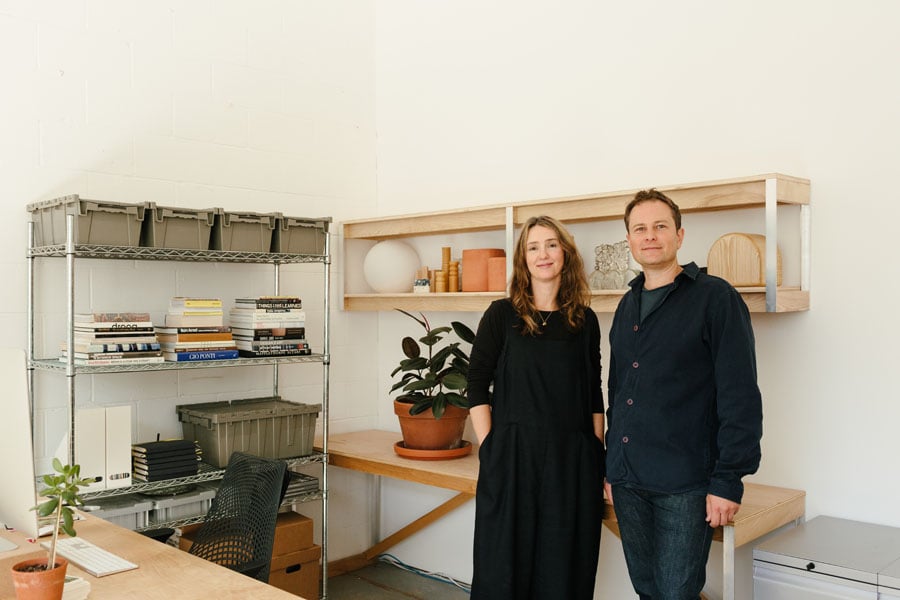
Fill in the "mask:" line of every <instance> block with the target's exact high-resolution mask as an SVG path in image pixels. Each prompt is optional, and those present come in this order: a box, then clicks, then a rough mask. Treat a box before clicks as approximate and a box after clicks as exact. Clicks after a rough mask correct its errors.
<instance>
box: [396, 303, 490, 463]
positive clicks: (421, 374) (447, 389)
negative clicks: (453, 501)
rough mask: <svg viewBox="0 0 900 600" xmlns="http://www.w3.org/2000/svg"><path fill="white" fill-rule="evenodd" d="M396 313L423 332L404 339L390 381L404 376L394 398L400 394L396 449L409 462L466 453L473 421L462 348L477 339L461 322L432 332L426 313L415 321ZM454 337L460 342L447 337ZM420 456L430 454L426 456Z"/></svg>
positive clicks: (397, 386)
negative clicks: (467, 433)
mask: <svg viewBox="0 0 900 600" xmlns="http://www.w3.org/2000/svg"><path fill="white" fill-rule="evenodd" d="M395 310H397V311H398V312H401V313H403V314H404V315H406V316H408V317H409V318H411V319H413V320H414V321H416V322H417V323H418V324H419V325H420V326H421V327H422V329H423V330H424V331H425V335H423V336H422V337H420V338H418V339H414V338H412V337H411V336H404V337H403V339H401V341H400V345H401V347H402V349H403V355H404V357H405V358H403V359H402V360H401V361H400V364H399V365H397V367H396V368H394V370H393V372H392V373H391V377H396V376H398V375H399V376H400V379H399V380H398V381H396V382H395V383H394V384H393V386H392V387H391V393H394V392H396V391H398V390H399V391H400V392H401V393H400V395H399V396H397V397H396V398H394V413H395V414H396V415H397V417H398V418H399V420H400V430H401V433H402V434H403V442H402V445H401V443H399V442H398V445H396V446H395V450H397V453H398V454H401V455H404V456H408V457H410V458H439V457H440V455H438V456H432V454H433V453H435V452H442V451H450V453H449V456H455V455H462V454H467V453H468V450H469V449H470V445H469V444H468V442H465V441H464V440H463V439H462V436H463V431H464V430H465V426H466V419H467V418H468V416H469V402H468V400H467V399H466V377H467V375H468V371H469V354H468V352H467V351H465V350H463V348H462V347H461V345H462V344H463V343H465V344H469V345H471V344H472V342H474V341H475V334H474V333H473V332H472V330H471V329H470V328H469V327H468V326H466V325H465V324H464V323H460V322H459V321H452V322H451V323H450V326H449V327H448V326H440V327H432V325H431V323H430V322H429V321H428V318H427V317H426V316H425V315H424V314H422V313H419V316H418V317H417V316H415V315H413V314H411V313H409V312H406V311H405V310H402V309H399V308H398V309H395ZM451 332H452V333H453V334H455V336H456V337H457V338H459V339H458V340H456V341H450V340H449V338H447V336H448V335H449V334H451ZM462 450H465V452H464V453H463V452H461V451H462ZM404 451H406V452H404ZM416 451H428V452H425V453H424V455H422V454H423V453H421V452H416Z"/></svg>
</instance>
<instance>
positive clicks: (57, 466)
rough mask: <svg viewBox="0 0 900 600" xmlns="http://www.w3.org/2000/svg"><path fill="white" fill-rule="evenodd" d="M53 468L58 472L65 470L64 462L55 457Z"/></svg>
mask: <svg viewBox="0 0 900 600" xmlns="http://www.w3.org/2000/svg"><path fill="white" fill-rule="evenodd" d="M53 470H54V471H56V472H57V473H62V472H63V464H62V463H61V462H60V461H59V458H57V457H55V456H54V457H53Z"/></svg>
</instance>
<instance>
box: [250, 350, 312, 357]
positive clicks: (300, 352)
mask: <svg viewBox="0 0 900 600" xmlns="http://www.w3.org/2000/svg"><path fill="white" fill-rule="evenodd" d="M238 352H239V353H240V355H241V356H243V357H245V358H259V357H265V356H309V355H311V354H312V350H310V349H309V348H306V349H304V350H301V349H296V350H256V351H254V350H238Z"/></svg>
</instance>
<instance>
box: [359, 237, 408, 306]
mask: <svg viewBox="0 0 900 600" xmlns="http://www.w3.org/2000/svg"><path fill="white" fill-rule="evenodd" d="M420 266H422V263H421V261H420V260H419V254H418V252H416V249H415V248H413V247H412V246H410V245H409V244H407V243H406V242H401V241H400V240H384V241H381V242H378V243H377V244H375V245H374V246H372V249H371V250H369V252H368V254H366V259H365V261H363V275H364V276H365V278H366V283H368V284H369V287H371V288H372V289H373V290H375V291H376V292H377V293H379V294H401V293H404V292H412V288H413V282H414V281H415V279H416V271H418V269H419V267H420Z"/></svg>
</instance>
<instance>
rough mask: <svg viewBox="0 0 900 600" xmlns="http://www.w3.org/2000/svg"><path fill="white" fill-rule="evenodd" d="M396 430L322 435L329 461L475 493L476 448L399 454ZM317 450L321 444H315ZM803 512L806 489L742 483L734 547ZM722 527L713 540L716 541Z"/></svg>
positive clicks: (610, 520) (611, 517) (611, 520)
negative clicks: (417, 456)
mask: <svg viewBox="0 0 900 600" xmlns="http://www.w3.org/2000/svg"><path fill="white" fill-rule="evenodd" d="M400 439H401V438H400V434H399V433H396V432H391V431H380V430H367V431H354V432H351V433H340V434H335V435H331V436H329V438H328V458H329V463H330V464H332V465H334V466H337V467H343V468H345V469H351V470H354V471H361V472H363V473H372V474H374V475H384V476H387V477H393V478H394V479H403V480H406V481H413V482H416V483H423V484H425V485H431V486H435V487H441V488H445V489H450V490H456V491H458V492H466V493H469V494H474V493H475V484H476V481H477V480H478V454H477V452H478V449H477V447H475V448H473V449H472V453H471V454H469V455H468V456H466V457H463V458H455V459H452V460H441V461H428V460H412V459H408V458H401V457H400V456H397V454H396V453H394V443H395V442H397V441H398V440H400ZM317 449H319V450H321V445H320V444H318V443H317ZM805 512H806V492H804V491H802V490H792V489H788V488H780V487H774V486H770V485H761V484H757V483H745V484H744V498H743V503H742V504H741V508H740V510H739V511H738V513H737V514H736V515H735V517H734V521H733V522H732V524H733V525H734V538H735V539H734V545H735V547H737V546H741V545H743V544H746V543H747V542H750V541H753V540H755V539H757V538H758V537H760V536H762V535H764V534H766V533H768V532H770V531H773V530H775V529H777V528H778V527H781V526H782V525H786V524H787V523H790V522H791V521H794V520H796V519H799V518H801V517H802V516H803V515H804V514H805ZM607 513H608V516H607V519H606V522H607V524H608V525H610V526H612V527H615V513H614V512H613V511H612V510H609V511H607ZM721 536H722V530H721V528H719V529H718V530H717V532H716V539H719V540H721V539H722V537H721Z"/></svg>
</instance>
